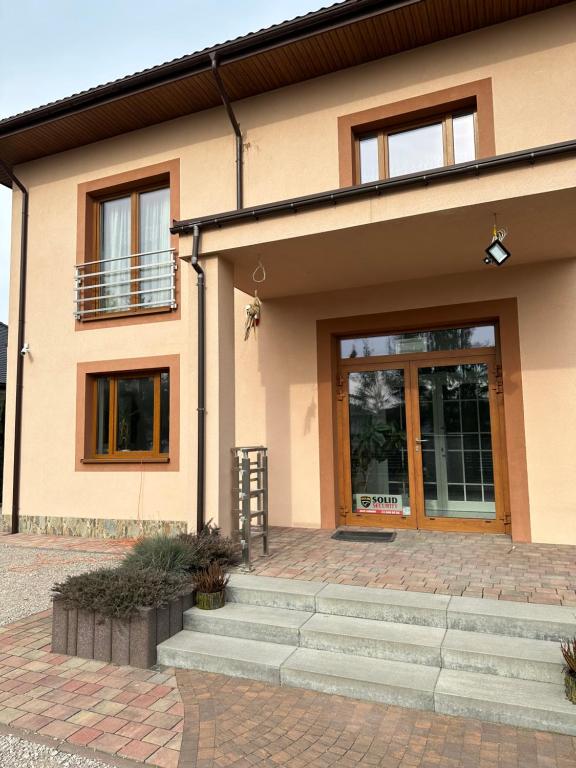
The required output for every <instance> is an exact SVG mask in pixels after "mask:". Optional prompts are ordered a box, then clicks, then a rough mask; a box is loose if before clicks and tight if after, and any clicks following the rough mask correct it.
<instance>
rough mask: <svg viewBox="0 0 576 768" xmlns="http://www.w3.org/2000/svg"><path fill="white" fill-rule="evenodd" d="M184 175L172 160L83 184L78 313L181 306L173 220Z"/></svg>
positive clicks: (88, 316)
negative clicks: (179, 180)
mask: <svg viewBox="0 0 576 768" xmlns="http://www.w3.org/2000/svg"><path fill="white" fill-rule="evenodd" d="M178 178H179V174H178V162H177V161H169V162H166V163H160V164H158V165H156V166H149V167H148V168H142V169H138V170H135V171H128V172H126V173H123V174H117V175H115V176H111V177H108V178H106V179H101V180H95V181H92V182H87V183H85V184H82V185H80V186H79V190H78V213H79V217H78V218H79V225H78V251H79V254H78V255H79V257H78V261H77V264H76V267H75V289H76V300H75V304H76V311H75V315H76V319H77V320H80V321H83V320H101V321H102V320H105V321H109V323H108V324H110V323H114V322H116V318H119V322H123V321H124V322H129V321H130V320H129V316H133V315H135V314H139V315H146V314H151V313H152V314H154V313H158V312H170V310H175V309H177V294H176V289H177V286H176V258H175V248H174V246H175V242H174V238H173V237H172V236H171V234H170V224H171V221H172V219H173V218H175V214H176V213H177V210H178V196H179V189H178ZM141 319H142V318H141ZM150 319H154V318H150ZM137 320H138V319H137Z"/></svg>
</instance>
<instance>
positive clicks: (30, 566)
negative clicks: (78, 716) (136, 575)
mask: <svg viewBox="0 0 576 768" xmlns="http://www.w3.org/2000/svg"><path fill="white" fill-rule="evenodd" d="M118 559H119V558H118V557H116V556H115V555H107V554H99V553H93V552H86V553H82V552H65V551H63V550H45V549H25V548H24V547H13V546H10V544H9V543H8V542H6V543H5V542H3V541H1V540H0V595H1V599H0V626H2V625H3V624H10V623H12V622H13V621H17V620H18V619H22V618H24V617H25V616H28V615H30V614H31V613H37V612H38V611H44V610H46V609H47V608H49V607H50V605H51V592H50V590H51V588H52V585H53V584H54V583H55V582H57V581H62V580H63V579H65V578H66V576H69V575H71V574H76V573H83V572H84V571H89V570H94V569H95V568H103V567H105V566H106V565H114V564H115V563H116V562H117V561H118ZM0 768H106V766H105V765H104V763H101V762H99V761H98V760H91V759H88V758H85V757H81V756H79V755H71V754H68V753H66V752H59V751H58V750H57V749H53V748H52V747H46V746H43V745H41V744H35V743H34V742H31V741H24V740H23V739H18V738H16V737H15V736H1V735H0Z"/></svg>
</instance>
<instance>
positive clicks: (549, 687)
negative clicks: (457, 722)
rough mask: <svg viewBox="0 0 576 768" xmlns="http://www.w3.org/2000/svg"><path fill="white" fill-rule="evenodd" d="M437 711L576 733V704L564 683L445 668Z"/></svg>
mask: <svg viewBox="0 0 576 768" xmlns="http://www.w3.org/2000/svg"><path fill="white" fill-rule="evenodd" d="M434 706H435V709H436V712H441V713H443V714H446V715H459V716H462V717H475V718H479V719H481V720H489V721H491V722H493V723H505V724H506V725H515V726H520V727H522V728H534V729H536V730H539V731H556V732H558V733H565V734H569V735H571V736H576V706H574V705H573V704H571V703H570V702H569V701H567V699H566V696H565V694H564V686H563V685H555V684H553V683H541V682H535V681H533V680H517V679H516V680H512V679H510V678H506V677H498V676H496V675H482V674H479V673H477V672H463V671H461V670H458V671H457V670H452V669H443V670H441V671H440V676H439V677H438V682H437V685H436V691H435V694H434Z"/></svg>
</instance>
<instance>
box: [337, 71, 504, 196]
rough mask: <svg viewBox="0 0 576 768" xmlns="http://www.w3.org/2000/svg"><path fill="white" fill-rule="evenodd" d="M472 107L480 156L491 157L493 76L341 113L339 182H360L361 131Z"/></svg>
mask: <svg viewBox="0 0 576 768" xmlns="http://www.w3.org/2000/svg"><path fill="white" fill-rule="evenodd" d="M471 107H472V108H474V109H475V112H476V152H477V158H478V159H480V158H483V157H492V156H493V155H495V154H496V146H495V140H494V109H493V103H492V79H491V78H486V79H484V80H476V81H475V82H472V83H465V84H463V85H457V86H454V87H452V88H446V89H444V90H441V91H435V92H433V93H428V94H424V95H423V96H416V97H414V98H410V99H404V100H402V101H397V102H394V103H392V104H385V105H383V106H380V107H374V108H372V109H365V110H362V111H361V112H354V113H352V114H349V115H342V116H341V117H339V118H338V154H339V169H340V186H341V187H350V186H353V185H354V184H356V183H359V182H358V181H357V180H358V179H359V167H358V165H359V164H358V157H357V146H358V141H357V137H358V136H359V135H366V134H370V133H372V134H375V133H378V132H379V131H383V129H391V128H392V127H394V128H395V129H396V130H401V129H403V128H405V127H406V128H408V127H415V126H414V125H413V126H410V123H413V124H416V123H418V122H420V124H428V123H430V122H435V121H434V120H433V119H432V118H434V117H436V118H438V117H442V116H444V115H446V114H449V113H456V112H464V111H466V110H470V108H471ZM381 156H382V153H381Z"/></svg>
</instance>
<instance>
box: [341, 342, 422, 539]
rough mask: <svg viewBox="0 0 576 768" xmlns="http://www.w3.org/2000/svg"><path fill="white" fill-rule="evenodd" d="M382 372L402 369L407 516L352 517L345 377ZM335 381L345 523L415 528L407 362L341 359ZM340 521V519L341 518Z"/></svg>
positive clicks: (348, 424)
mask: <svg viewBox="0 0 576 768" xmlns="http://www.w3.org/2000/svg"><path fill="white" fill-rule="evenodd" d="M370 370H372V371H384V370H388V371H390V370H392V371H398V370H403V371H404V392H405V416H406V448H407V460H408V487H409V489H410V515H408V516H406V517H405V516H404V515H402V516H400V515H385V514H375V515H368V514H367V515H354V518H352V485H351V483H350V477H351V474H352V468H351V461H350V410H349V401H348V388H347V385H346V384H347V382H346V379H347V377H348V375H349V374H350V373H355V372H363V371H370ZM338 378H339V382H338V388H339V392H338V404H337V414H336V418H337V421H338V427H337V428H338V435H339V439H338V466H339V471H338V496H339V499H340V500H341V503H342V504H344V505H345V508H346V511H347V514H346V516H345V517H346V518H347V519H345V520H344V524H345V525H350V524H351V523H352V519H354V524H355V525H361V526H363V527H365V528H404V529H405V528H411V529H414V528H416V527H417V522H416V512H415V509H416V505H415V501H416V496H415V493H416V483H415V477H414V466H415V464H414V460H413V458H412V457H411V455H410V450H411V449H410V443H411V439H410V435H411V433H412V432H413V428H412V421H411V419H412V411H411V409H410V407H409V400H410V387H409V378H410V363H409V362H408V361H397V360H396V359H393V358H390V357H387V358H386V359H385V361H384V362H375V361H374V360H373V359H372V358H364V360H363V361H362V362H356V361H354V362H351V361H350V360H343V361H341V365H340V366H339V377H338ZM340 522H341V523H342V520H341V521H340Z"/></svg>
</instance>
